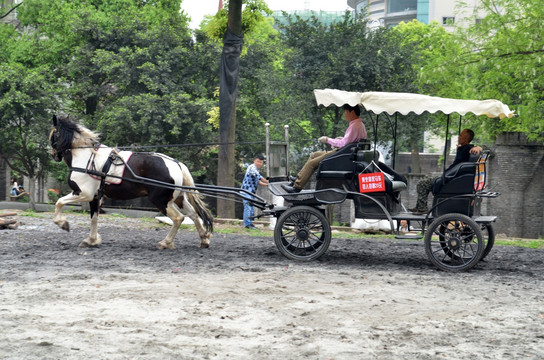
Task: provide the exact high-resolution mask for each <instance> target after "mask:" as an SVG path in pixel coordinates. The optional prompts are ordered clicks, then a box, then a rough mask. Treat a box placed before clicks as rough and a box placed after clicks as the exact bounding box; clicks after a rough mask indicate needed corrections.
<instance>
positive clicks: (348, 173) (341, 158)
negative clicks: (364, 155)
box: [316, 139, 370, 179]
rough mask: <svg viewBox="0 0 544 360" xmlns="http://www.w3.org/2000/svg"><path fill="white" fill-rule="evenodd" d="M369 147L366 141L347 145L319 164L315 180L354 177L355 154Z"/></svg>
mask: <svg viewBox="0 0 544 360" xmlns="http://www.w3.org/2000/svg"><path fill="white" fill-rule="evenodd" d="M369 147H370V143H369V142H368V140H366V139H365V140H361V141H360V142H353V143H349V144H347V145H346V146H344V147H343V148H341V149H339V150H338V151H336V152H335V153H332V154H330V155H329V156H327V157H325V158H324V159H323V160H321V162H320V163H319V167H318V168H317V173H316V178H317V179H322V178H334V179H350V178H352V177H353V176H355V170H356V165H355V161H356V160H357V154H358V153H359V151H364V150H360V149H366V148H369Z"/></svg>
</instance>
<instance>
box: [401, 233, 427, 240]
mask: <svg viewBox="0 0 544 360" xmlns="http://www.w3.org/2000/svg"><path fill="white" fill-rule="evenodd" d="M395 239H399V240H420V239H423V234H420V233H418V234H403V235H395Z"/></svg>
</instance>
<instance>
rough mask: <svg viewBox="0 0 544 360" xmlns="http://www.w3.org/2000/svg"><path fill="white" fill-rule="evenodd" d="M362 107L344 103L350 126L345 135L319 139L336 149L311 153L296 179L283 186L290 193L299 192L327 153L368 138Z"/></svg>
mask: <svg viewBox="0 0 544 360" xmlns="http://www.w3.org/2000/svg"><path fill="white" fill-rule="evenodd" d="M360 115H361V109H360V108H359V106H355V107H353V106H350V105H344V117H345V118H346V120H347V121H348V122H349V125H348V128H347V130H346V133H345V134H344V137H339V138H336V139H331V138H329V137H327V136H322V137H320V138H319V139H318V141H319V142H321V143H323V144H329V145H331V146H332V147H333V148H334V149H332V150H329V151H316V152H314V153H312V154H311V155H310V157H309V158H308V160H307V161H306V164H305V165H304V166H303V167H302V169H301V170H300V171H299V173H298V174H297V177H296V179H295V180H293V181H292V182H291V183H290V184H289V185H286V184H283V185H282V186H281V187H282V188H283V189H284V190H285V191H287V192H288V193H298V192H300V190H302V188H304V185H306V183H307V182H308V181H309V180H310V178H311V177H312V174H313V173H314V172H315V171H316V170H317V168H318V167H319V163H320V162H321V160H323V159H324V158H325V157H326V156H327V155H330V154H332V153H335V152H336V151H338V149H339V148H342V147H344V146H346V145H347V144H349V143H352V142H358V141H359V140H361V139H366V128H365V125H364V124H363V120H362V119H361V118H360Z"/></svg>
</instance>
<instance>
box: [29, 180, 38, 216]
mask: <svg viewBox="0 0 544 360" xmlns="http://www.w3.org/2000/svg"><path fill="white" fill-rule="evenodd" d="M36 196H37V192H36V178H31V177H29V178H28V198H29V200H28V202H29V204H28V205H29V206H30V209H31V210H36Z"/></svg>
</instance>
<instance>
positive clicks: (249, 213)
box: [242, 155, 268, 230]
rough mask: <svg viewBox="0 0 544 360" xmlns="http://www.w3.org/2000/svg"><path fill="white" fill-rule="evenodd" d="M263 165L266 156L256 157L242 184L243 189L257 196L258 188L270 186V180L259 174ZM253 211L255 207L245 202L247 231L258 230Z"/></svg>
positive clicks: (248, 168)
mask: <svg viewBox="0 0 544 360" xmlns="http://www.w3.org/2000/svg"><path fill="white" fill-rule="evenodd" d="M263 164H264V156H262V155H257V156H255V159H254V160H253V164H251V165H249V166H248V167H247V170H246V175H245V176H244V181H243V182H242V189H244V190H247V191H249V192H251V193H253V194H255V193H256V192H257V186H259V185H262V186H268V180H266V179H265V178H264V177H262V176H261V174H260V173H259V169H260V168H261V166H263ZM246 196H248V195H246ZM253 211H254V209H253V205H252V204H251V203H250V202H249V201H247V200H244V226H245V228H246V229H250V230H256V229H257V228H256V227H255V225H253V223H252V217H253Z"/></svg>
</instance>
